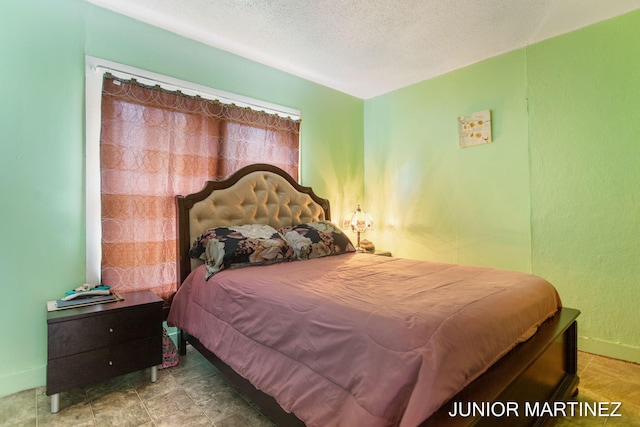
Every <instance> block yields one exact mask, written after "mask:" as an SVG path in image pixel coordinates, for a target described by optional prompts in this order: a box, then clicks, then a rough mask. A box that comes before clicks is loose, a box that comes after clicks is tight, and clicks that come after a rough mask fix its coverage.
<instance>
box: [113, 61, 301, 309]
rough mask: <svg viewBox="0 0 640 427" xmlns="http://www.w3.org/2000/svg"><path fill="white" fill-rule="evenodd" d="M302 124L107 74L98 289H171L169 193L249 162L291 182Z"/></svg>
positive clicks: (172, 252) (199, 185)
mask: <svg viewBox="0 0 640 427" xmlns="http://www.w3.org/2000/svg"><path fill="white" fill-rule="evenodd" d="M299 129H300V122H299V121H298V120H292V119H289V118H282V117H279V116H277V115H275V114H267V113H264V112H257V111H254V110H251V109H250V108H241V107H237V106H235V105H232V104H231V105H229V104H223V103H221V102H218V101H211V100H205V99H203V98H201V97H198V96H188V95H184V94H182V93H180V92H179V91H176V92H173V91H167V90H165V89H162V88H160V87H159V86H155V87H151V86H146V85H143V84H140V83H138V82H136V81H135V80H121V79H117V78H114V77H113V76H111V75H108V74H107V75H105V78H104V81H103V92H102V128H101V138H100V157H101V159H100V162H101V191H102V194H101V197H102V282H103V283H104V284H106V285H109V286H111V287H112V289H114V290H120V291H131V290H142V289H149V290H152V291H153V292H155V293H156V294H158V295H160V296H161V297H163V298H165V299H167V298H169V297H170V296H171V295H172V294H173V292H174V291H175V289H176V284H177V273H176V271H177V270H176V260H177V252H176V240H177V236H176V218H175V201H174V197H175V196H176V195H177V194H189V193H193V192H196V191H198V190H200V189H202V187H203V186H204V183H205V181H207V180H217V179H223V178H225V177H227V176H228V175H230V174H231V173H233V172H234V171H236V170H237V169H239V168H241V167H243V166H246V165H248V164H252V163H271V164H274V165H276V166H278V167H280V168H282V169H284V170H286V171H287V172H289V173H290V174H291V175H292V176H293V177H294V178H296V179H297V177H298V150H299Z"/></svg>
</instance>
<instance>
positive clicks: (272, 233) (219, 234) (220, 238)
mask: <svg viewBox="0 0 640 427" xmlns="http://www.w3.org/2000/svg"><path fill="white" fill-rule="evenodd" d="M189 256H190V257H191V258H196V259H201V260H203V261H204V262H205V264H206V270H207V272H206V279H207V280H209V278H210V277H211V276H213V275H214V274H216V273H217V272H219V271H221V270H224V269H230V268H238V267H247V266H252V265H266V264H274V263H277V262H283V261H291V260H294V259H295V256H294V252H293V249H292V248H291V246H290V245H289V243H288V242H287V241H286V240H285V239H284V238H283V237H282V235H281V234H280V233H278V231H277V230H276V229H275V228H273V227H270V226H268V225H264V224H249V225H239V226H230V227H216V228H210V229H209V230H207V231H205V232H204V233H202V235H200V237H198V238H197V239H196V240H195V241H194V242H193V245H192V246H191V250H190V251H189Z"/></svg>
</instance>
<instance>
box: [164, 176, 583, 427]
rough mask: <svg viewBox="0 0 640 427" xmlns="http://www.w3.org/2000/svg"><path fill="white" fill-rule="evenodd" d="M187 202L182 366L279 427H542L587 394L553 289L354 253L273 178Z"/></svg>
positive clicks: (573, 338) (502, 275)
mask: <svg viewBox="0 0 640 427" xmlns="http://www.w3.org/2000/svg"><path fill="white" fill-rule="evenodd" d="M176 201H177V210H178V253H179V260H178V271H179V279H180V286H179V289H178V291H177V292H176V294H175V296H174V298H173V301H172V304H171V309H170V312H169V316H168V319H167V320H168V323H169V325H171V326H176V327H178V328H179V330H180V346H179V347H180V352H181V353H182V354H184V353H185V349H186V343H187V342H188V343H190V344H191V345H192V346H193V347H194V348H196V349H197V350H198V351H199V352H201V353H202V354H203V355H205V357H207V359H209V360H210V361H211V362H212V363H213V364H214V365H215V366H217V367H218V369H220V370H221V371H222V372H223V373H224V374H225V376H227V378H228V379H229V381H231V382H232V383H233V384H234V385H235V386H236V387H237V388H238V389H240V390H241V391H242V392H243V393H244V394H245V395H247V397H249V398H250V399H252V400H253V401H254V402H255V403H256V404H257V405H258V406H260V408H261V410H262V411H263V413H264V414H265V415H266V416H267V417H269V418H270V419H271V420H272V421H273V422H274V423H275V424H276V425H281V426H296V425H308V426H311V427H313V426H322V427H324V426H356V425H357V426H360V425H361V426H371V427H376V426H381V427H382V426H402V427H404V426H417V425H423V426H437V425H446V426H456V425H461V426H462V425H465V426H466V425H495V424H496V422H497V421H498V422H499V423H500V425H542V424H544V423H547V422H550V421H551V422H552V421H553V420H552V419H551V418H550V415H551V412H550V411H544V410H540V408H542V407H543V406H540V404H543V403H544V402H553V401H559V400H564V399H567V398H569V397H570V396H571V395H573V394H574V393H576V392H577V385H578V377H577V375H576V372H577V347H576V342H577V329H576V328H577V323H576V318H577V316H578V314H579V312H578V311H577V310H574V309H570V308H567V307H562V304H561V301H560V298H559V297H558V295H557V292H556V290H555V288H554V287H553V286H552V285H551V284H549V283H548V282H547V281H545V280H544V279H542V278H539V277H536V276H534V275H530V274H525V273H519V272H512V271H502V270H496V269H490V268H481V267H472V266H463V265H455V264H445V263H434V262H427V261H415V260H409V259H401V258H391V257H381V256H376V255H373V254H366V253H358V252H354V250H353V246H352V245H351V244H350V242H349V241H348V237H346V236H345V235H344V234H343V233H342V232H341V231H340V230H339V229H338V228H337V227H335V226H333V225H332V223H331V221H330V220H331V215H330V206H329V202H328V200H326V199H323V198H321V197H318V196H317V195H316V194H315V193H314V192H313V190H312V189H311V188H308V187H303V186H300V185H299V184H298V183H296V182H295V180H293V179H292V178H291V177H290V176H289V175H287V174H286V173H285V172H284V171H282V170H280V169H279V168H277V167H274V166H270V165H265V164H258V165H251V166H248V167H245V168H243V169H241V170H240V171H238V172H237V173H235V174H233V175H232V176H231V177H229V178H228V179H226V180H224V181H219V182H208V183H207V184H206V185H205V187H204V188H203V190H202V191H200V192H198V193H195V194H191V195H187V196H178V197H177V198H176ZM269 227H271V228H269ZM270 230H273V231H276V233H275V234H274V233H273V232H272V231H270ZM310 242H311V244H310ZM535 409H537V410H535Z"/></svg>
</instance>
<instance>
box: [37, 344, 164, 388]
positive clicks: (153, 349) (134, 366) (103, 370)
mask: <svg viewBox="0 0 640 427" xmlns="http://www.w3.org/2000/svg"><path fill="white" fill-rule="evenodd" d="M48 363H49V366H48V369H47V394H49V395H50V394H54V393H59V392H61V391H65V390H69V389H73V388H76V387H82V386H85V385H88V384H91V383H94V382H98V381H102V380H106V379H108V378H113V377H115V376H118V375H122V374H126V373H129V372H133V371H138V370H142V369H145V368H147V367H149V366H154V365H159V364H161V363H162V335H159V336H155V337H150V338H146V339H142V340H137V341H133V342H128V343H124V344H120V345H115V346H112V347H104V348H100V349H97V350H93V351H89V352H86V353H80V354H75V355H72V356H67V357H61V358H57V359H51V360H49V362H48Z"/></svg>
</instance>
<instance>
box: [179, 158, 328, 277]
mask: <svg viewBox="0 0 640 427" xmlns="http://www.w3.org/2000/svg"><path fill="white" fill-rule="evenodd" d="M176 204H177V215H178V218H177V220H178V225H177V226H178V256H179V258H178V278H179V281H180V283H182V281H184V279H186V277H187V276H188V275H189V273H190V272H191V269H192V268H195V267H196V266H197V265H198V264H200V263H201V262H200V261H198V260H191V259H190V258H189V249H190V248H191V244H192V242H193V241H194V240H195V239H196V238H197V237H198V236H200V234H202V233H203V232H204V231H206V230H207V229H209V228H212V227H216V226H228V225H243V224H269V225H271V226H272V227H274V228H275V229H279V228H281V227H284V226H287V225H295V224H302V223H305V222H310V221H319V220H330V219H331V215H330V208H329V201H328V200H327V199H323V198H320V197H318V196H316V194H315V193H314V192H313V190H312V189H311V188H309V187H303V186H301V185H299V184H298V183H297V182H296V181H295V180H294V179H293V178H292V177H291V176H290V175H289V174H287V173H286V172H285V171H283V170H282V169H280V168H278V167H276V166H272V165H267V164H255V165H250V166H247V167H244V168H242V169H240V170H239V171H237V172H236V173H234V174H233V175H231V177H229V178H227V179H225V180H224V181H208V182H207V183H206V185H205V187H204V188H203V189H202V190H201V191H199V192H197V193H194V194H189V195H187V196H177V197H176ZM180 283H179V284H180Z"/></svg>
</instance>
